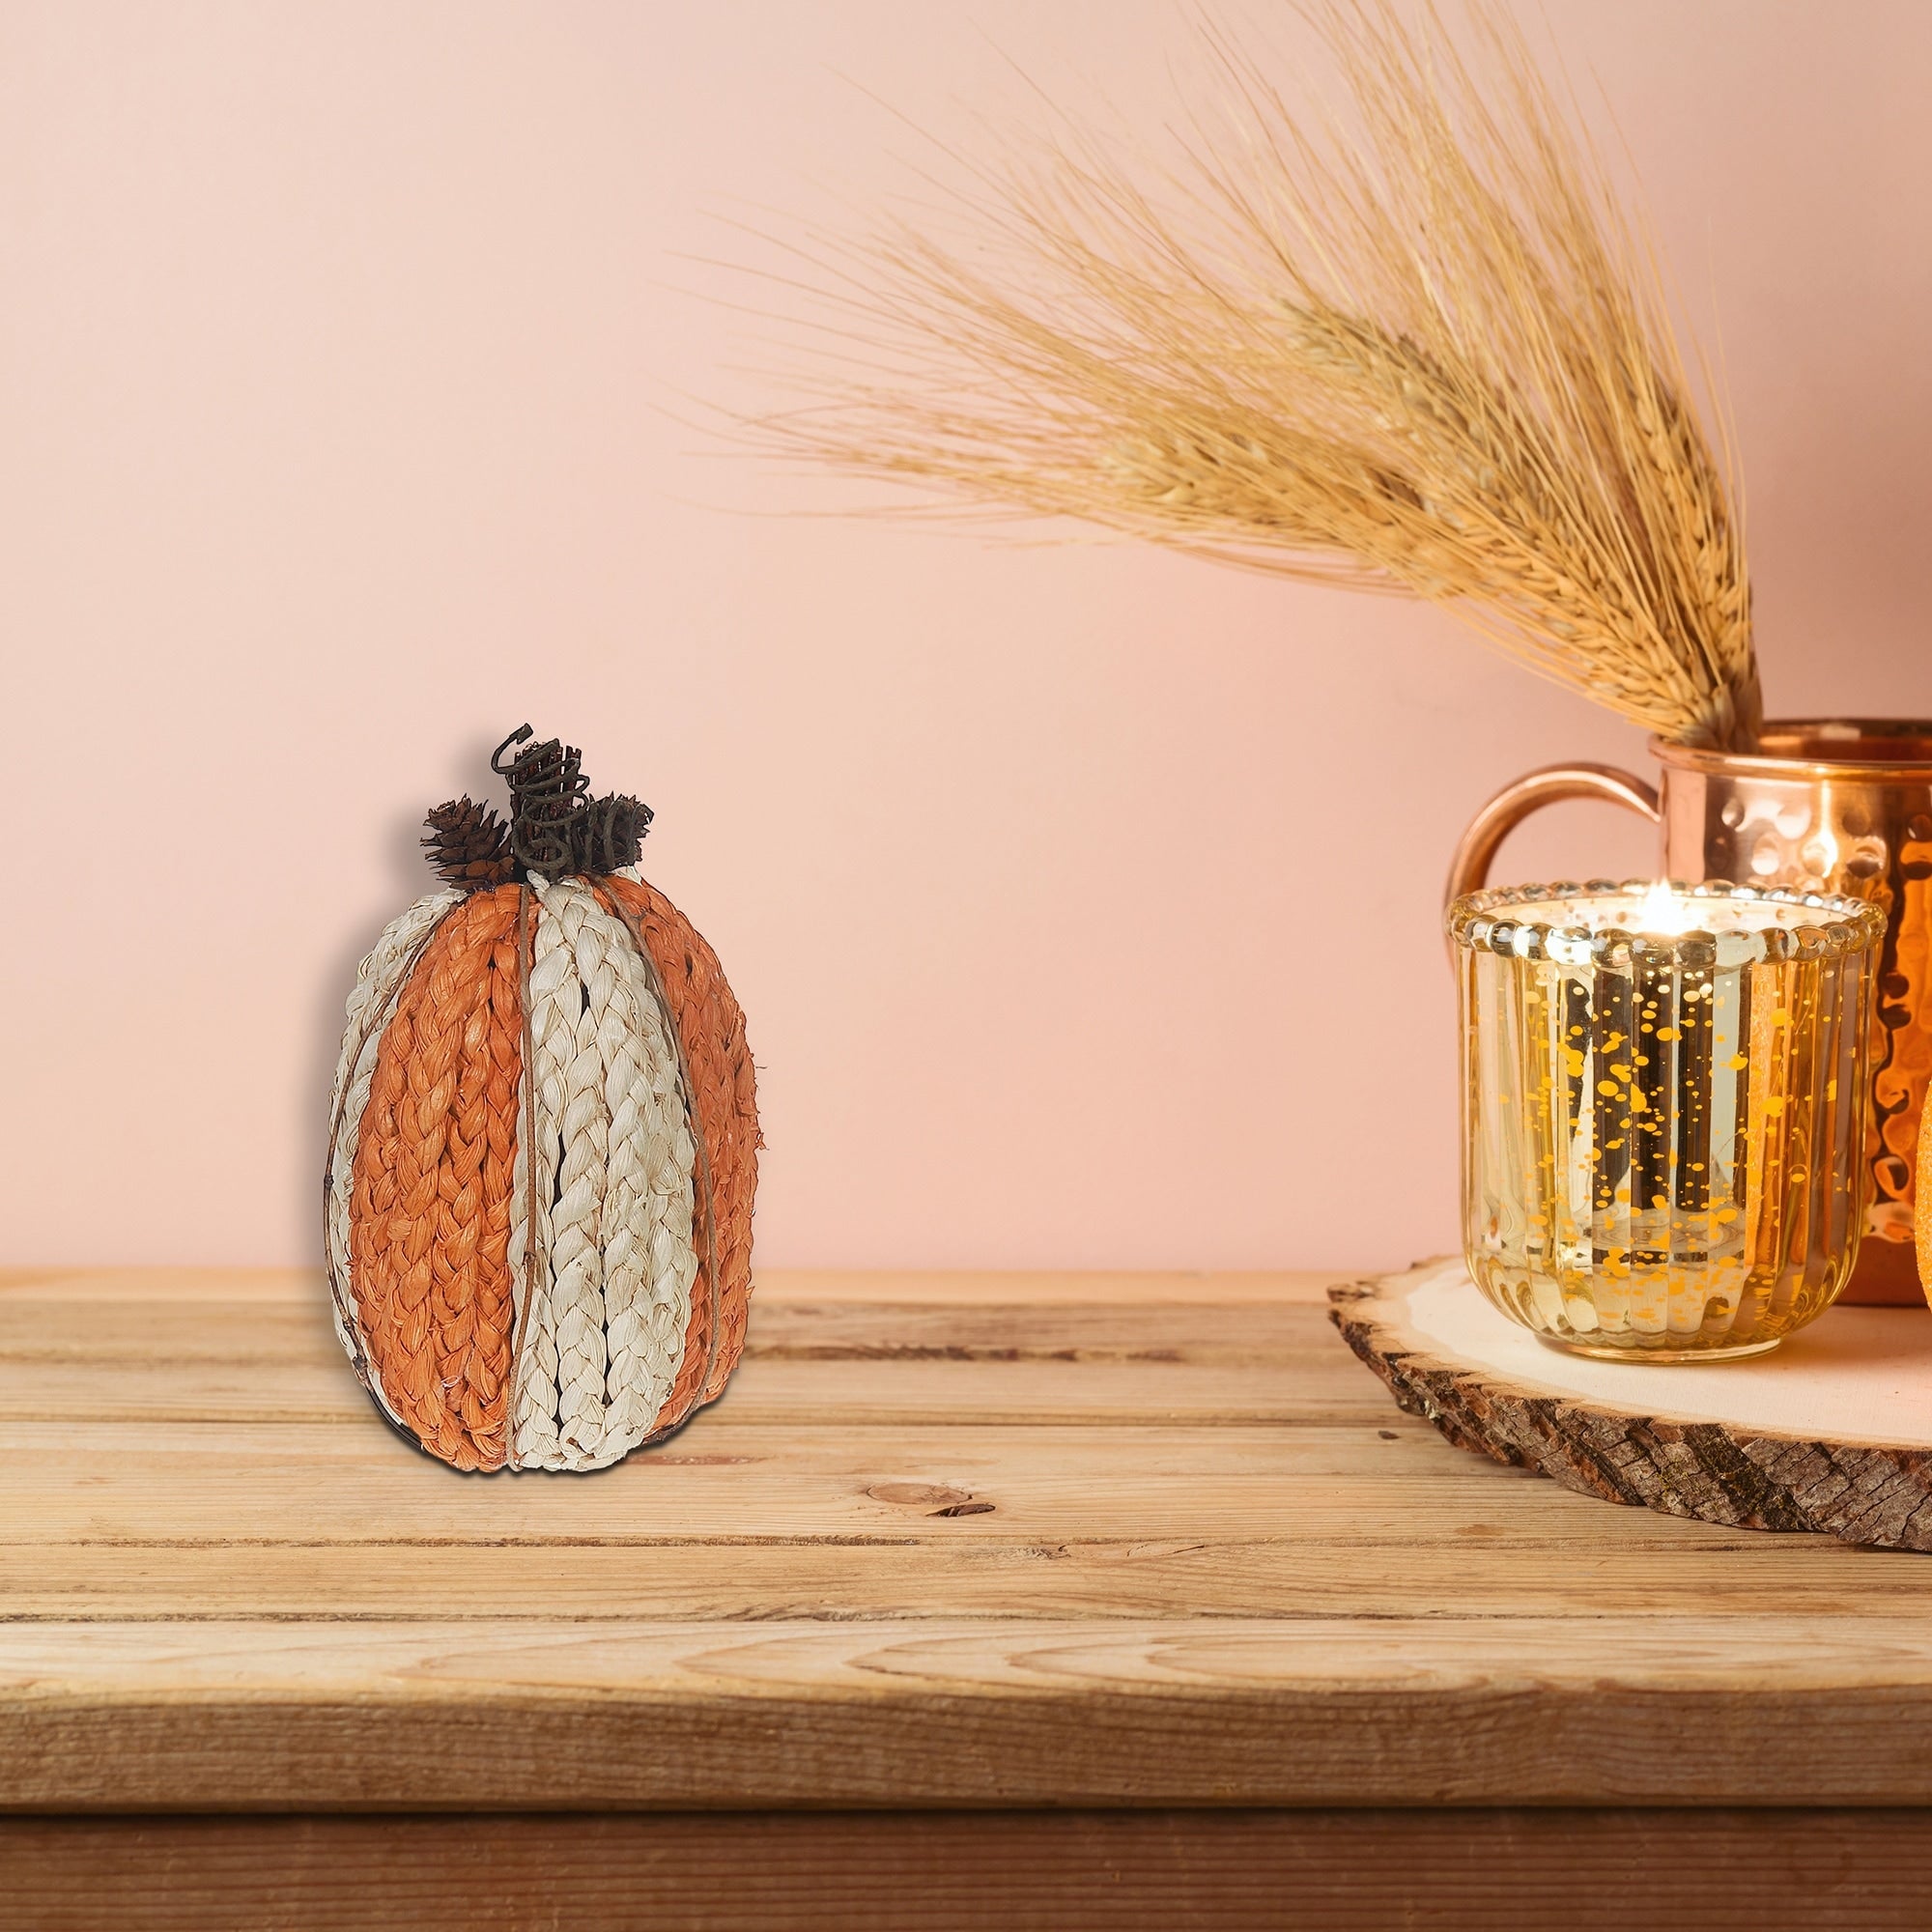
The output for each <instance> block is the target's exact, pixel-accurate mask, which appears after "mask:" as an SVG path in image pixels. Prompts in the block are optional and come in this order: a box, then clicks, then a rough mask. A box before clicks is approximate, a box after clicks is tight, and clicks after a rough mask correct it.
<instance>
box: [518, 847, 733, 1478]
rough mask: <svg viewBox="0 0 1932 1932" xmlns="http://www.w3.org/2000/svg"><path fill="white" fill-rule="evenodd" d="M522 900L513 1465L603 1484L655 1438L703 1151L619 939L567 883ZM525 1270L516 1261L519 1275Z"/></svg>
mask: <svg viewBox="0 0 1932 1932" xmlns="http://www.w3.org/2000/svg"><path fill="white" fill-rule="evenodd" d="M530 886H531V890H532V891H533V892H534V893H535V895H536V897H537V901H538V904H539V906H540V908H541V911H540V913H539V917H538V920H537V930H536V939H535V943H534V946H533V948H532V961H531V968H530V985H529V995H528V1006H529V1013H530V1034H531V1042H532V1055H533V1059H534V1068H533V1077H534V1082H535V1084H534V1089H533V1098H534V1107H533V1111H534V1113H535V1116H536V1126H535V1134H534V1139H533V1145H532V1148H531V1151H530V1158H532V1159H533V1160H534V1161H535V1162H536V1164H537V1187H536V1198H537V1210H538V1219H539V1223H540V1225H539V1227H538V1228H537V1229H536V1230H535V1231H533V1235H534V1238H536V1239H538V1240H539V1241H540V1242H541V1243H542V1250H541V1252H542V1254H543V1256H544V1262H543V1264H540V1265H539V1266H538V1267H536V1268H535V1269H534V1270H533V1272H534V1275H535V1284H534V1287H533V1290H532V1300H531V1305H530V1307H529V1308H528V1310H527V1311H526V1318H525V1339H524V1345H523V1348H522V1350H521V1351H520V1357H519V1362H518V1373H517V1391H518V1404H517V1424H516V1441H515V1450H514V1457H513V1460H514V1462H515V1463H516V1464H517V1465H518V1466H522V1467H532V1466H533V1467H540V1468H552V1469H585V1468H596V1467H600V1466H602V1465H603V1464H604V1463H610V1462H613V1461H615V1460H616V1459H617V1458H618V1457H619V1456H621V1455H623V1454H624V1453H625V1452H626V1451H627V1450H629V1449H631V1448H633V1447H635V1446H636V1444H637V1442H638V1441H639V1440H641V1438H642V1437H643V1435H645V1434H647V1433H648V1431H649V1427H650V1424H651V1422H652V1420H653V1419H654V1418H655V1416H656V1413H657V1409H658V1407H659V1406H661V1404H662V1403H663V1401H664V1398H665V1395H666V1394H667V1393H668V1390H669V1387H670V1384H671V1382H672V1380H673V1379H674V1378H675V1377H676V1374H677V1367H678V1363H679V1360H680V1359H681V1356H682V1350H683V1341H684V1329H685V1324H686V1322H687V1321H688V1320H689V1316H690V1306H691V1284H692V1280H693V1277H694V1276H695V1275H696V1270H697V1258H696V1251H695V1249H694V1247H693V1245H692V1238H691V1214H692V1169H693V1166H694V1164H695V1159H696V1151H695V1149H694V1148H693V1146H692V1142H691V1135H690V1129H689V1126H688V1124H687V1123H686V1108H685V1102H684V1095H683V1093H682V1090H681V1087H680V1085H679V1082H678V1078H677V1061H676V1054H675V1051H674V1049H673V1048H672V1046H671V1044H670V1041H669V1040H668V1037H667V1036H666V1034H665V1031H664V1021H663V1017H662V1015H661V1013H660V1012H659V1011H658V1009H657V1005H656V1002H655V1000H653V999H651V998H650V997H649V996H648V992H647V987H646V984H645V983H644V982H643V981H642V980H641V977H640V976H641V974H642V971H643V968H642V966H641V964H640V963H639V962H638V961H637V959H636V957H635V954H634V952H633V951H632V949H631V942H630V936H629V934H628V933H626V932H625V931H624V929H623V927H622V925H621V924H620V923H618V922H617V921H615V920H613V919H611V917H610V915H609V914H608V913H606V912H605V911H604V910H603V909H602V907H600V906H599V905H598V904H597V902H596V899H595V897H594V895H592V894H591V893H590V891H589V890H588V889H587V888H585V887H584V886H582V885H581V884H579V883H578V882H577V881H575V880H571V879H563V880H558V881H556V882H554V883H550V882H546V881H544V880H542V879H539V878H536V877H534V876H533V877H532V878H531V881H530ZM531 1237H532V1232H531V1231H526V1240H527V1239H528V1238H531ZM522 1259H523V1251H522V1249H521V1248H519V1249H517V1250H516V1251H515V1252H514V1253H513V1266H514V1265H518V1264H520V1263H521V1261H522ZM607 1324H608V1328H607Z"/></svg>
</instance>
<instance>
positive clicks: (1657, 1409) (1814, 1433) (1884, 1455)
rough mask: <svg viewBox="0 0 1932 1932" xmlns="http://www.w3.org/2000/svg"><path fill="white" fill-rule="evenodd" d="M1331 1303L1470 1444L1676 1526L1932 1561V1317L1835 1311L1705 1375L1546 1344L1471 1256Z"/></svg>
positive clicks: (1454, 1436) (1357, 1339)
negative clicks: (1836, 1544) (1703, 1525)
mask: <svg viewBox="0 0 1932 1932" xmlns="http://www.w3.org/2000/svg"><path fill="white" fill-rule="evenodd" d="M1328 1294H1329V1299H1330V1300H1331V1301H1332V1302H1333V1303H1334V1304H1335V1305H1334V1308H1333V1310H1332V1319H1333V1321H1334V1322H1335V1325H1336V1327H1338V1328H1339V1329H1340V1330H1341V1331H1342V1334H1343V1337H1344V1339H1345V1340H1346V1341H1347V1342H1348V1344H1349V1346H1350V1348H1351V1349H1352V1350H1354V1351H1355V1353H1356V1354H1357V1355H1359V1356H1360V1357H1361V1358H1362V1360H1363V1361H1364V1362H1366V1363H1367V1364H1368V1365H1369V1367H1370V1368H1372V1369H1373V1370H1374V1371H1375V1372H1376V1374H1377V1375H1378V1376H1379V1377H1380V1378H1382V1380H1383V1381H1384V1382H1386V1383H1387V1384H1388V1386H1389V1388H1390V1390H1391V1391H1392V1392H1393V1393H1394V1396H1395V1399H1396V1401H1397V1403H1398V1404H1399V1405H1400V1406H1402V1407H1403V1408H1405V1409H1406V1410H1407V1411H1408V1413H1409V1414H1411V1415H1421V1416H1426V1417H1427V1418H1428V1419H1429V1420H1430V1421H1431V1422H1433V1423H1434V1424H1435V1427H1436V1428H1437V1429H1438V1430H1439V1431H1441V1433H1442V1434H1443V1435H1446V1436H1447V1437H1448V1438H1449V1440H1450V1441H1451V1442H1453V1443H1455V1444H1456V1445H1457V1447H1459V1448H1462V1449H1475V1450H1480V1451H1481V1452H1482V1453H1483V1454H1484V1455H1486V1456H1491V1457H1493V1458H1494V1459H1495V1460H1496V1461H1497V1462H1499V1463H1511V1464H1513V1465H1515V1466H1516V1467H1519V1468H1531V1469H1540V1470H1541V1471H1542V1472H1543V1473H1544V1474H1545V1475H1546V1476H1553V1477H1555V1479H1556V1480H1557V1481H1558V1482H1559V1483H1561V1484H1563V1485H1564V1487H1565V1488H1567V1489H1572V1490H1579V1491H1581V1492H1583V1493H1584V1494H1585V1495H1592V1496H1602V1497H1604V1498H1605V1501H1608V1502H1617V1503H1630V1504H1638V1505H1641V1506H1642V1507H1644V1508H1646V1509H1653V1510H1661V1511H1662V1512H1663V1513H1664V1514H1665V1515H1668V1516H1689V1517H1695V1518H1697V1519H1698V1520H1700V1521H1703V1522H1720V1523H1727V1524H1730V1525H1732V1526H1734V1527H1738V1528H1746V1529H1804V1530H1817V1531H1822V1532H1824V1533H1825V1534H1828V1535H1831V1536H1835V1537H1838V1538H1840V1539H1842V1540H1843V1541H1844V1542H1846V1543H1857V1544H1869V1545H1875V1546H1879V1547H1883V1548H1898V1549H1932V1319H1928V1318H1927V1315H1926V1312H1925V1310H1924V1309H1923V1308H1919V1309H1916V1310H1915V1309H1904V1308H1844V1307H1837V1308H1833V1309H1831V1310H1829V1311H1828V1312H1827V1313H1826V1314H1825V1315H1823V1316H1822V1317H1820V1319H1819V1320H1818V1321H1816V1322H1814V1323H1813V1324H1812V1325H1811V1326H1810V1327H1808V1328H1805V1329H1803V1330H1801V1331H1800V1332H1799V1333H1798V1334H1796V1335H1794V1336H1792V1337H1791V1339H1790V1340H1789V1341H1787V1342H1786V1343H1784V1345H1783V1346H1782V1347H1781V1348H1779V1349H1776V1350H1774V1351H1773V1352H1772V1353H1770V1354H1768V1355H1758V1356H1753V1357H1749V1358H1747V1359H1746V1360H1744V1361H1738V1362H1721V1363H1719V1362H1714V1363H1712V1364H1710V1365H1709V1366H1708V1367H1699V1366H1665V1365H1662V1364H1650V1365H1646V1364H1643V1363H1640V1362H1634V1363H1623V1362H1601V1361H1595V1360H1592V1359H1590V1358H1589V1357H1587V1356H1580V1355H1570V1354H1566V1353H1564V1352H1563V1351H1561V1350H1556V1349H1551V1348H1548V1347H1547V1346H1546V1345H1545V1344H1543V1343H1541V1342H1539V1341H1538V1340H1537V1339H1536V1337H1535V1336H1533V1335H1532V1334H1531V1333H1530V1332H1529V1331H1528V1329H1526V1328H1520V1327H1519V1326H1518V1325H1517V1324H1516V1323H1515V1322H1514V1321H1510V1320H1509V1318H1508V1317H1507V1316H1505V1315H1503V1314H1502V1313H1501V1312H1500V1311H1498V1310H1497V1309H1495V1308H1492V1306H1491V1305H1490V1303H1489V1302H1487V1301H1486V1300H1484V1298H1483V1296H1482V1294H1481V1293H1480V1292H1479V1291H1478V1290H1477V1288H1476V1285H1475V1283H1474V1282H1473V1281H1471V1280H1470V1278H1469V1272H1468V1269H1467V1268H1466V1267H1465V1266H1464V1265H1463V1262H1462V1260H1461V1259H1460V1258H1458V1259H1455V1260H1436V1261H1431V1262H1423V1263H1421V1264H1418V1265H1417V1266H1415V1267H1413V1268H1411V1269H1409V1270H1408V1272H1407V1273H1406V1274H1398V1275H1387V1276H1384V1277H1383V1278H1381V1279H1380V1280H1378V1281H1363V1282H1351V1283H1348V1284H1346V1285H1344V1286H1342V1287H1339V1288H1331V1289H1330V1290H1329V1291H1328Z"/></svg>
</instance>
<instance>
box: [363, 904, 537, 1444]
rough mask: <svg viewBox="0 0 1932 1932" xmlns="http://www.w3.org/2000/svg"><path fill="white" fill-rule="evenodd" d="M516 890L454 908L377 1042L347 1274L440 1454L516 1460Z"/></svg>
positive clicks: (405, 1410) (401, 1398)
mask: <svg viewBox="0 0 1932 1932" xmlns="http://www.w3.org/2000/svg"><path fill="white" fill-rule="evenodd" d="M517 906H518V893H517V889H516V888H515V887H502V888H499V889H497V891H495V892H491V893H479V894H477V895H475V896H473V897H471V898H469V899H466V900H465V901H464V902H463V903H462V904H461V905H460V906H458V907H456V908H455V909H454V910H453V911H452V912H451V913H450V914H449V915H448V917H447V918H446V919H444V920H443V922H442V923H441V924H440V926H439V927H438V928H437V931H436V934H435V936H434V938H432V939H431V941H430V943H429V945H428V946H427V947H426V948H425V949H424V952H423V955H422V957H421V959H420V960H418V961H417V963H416V967H415V970H414V971H413V972H412V974H411V976H410V979H409V982H408V983H407V984H406V985H405V986H404V988H403V990H402V992H401V994H400V996H399V997H398V999H397V1002H396V1010H395V1014H394V1016H393V1018H391V1020H390V1022H389V1025H388V1028H387V1030H386V1031H385V1032H384V1035H383V1039H382V1044H381V1045H380V1047H379V1048H378V1049H377V1056H376V1070H375V1074H374V1077H373V1078H372V1080H371V1081H370V1086H369V1103H368V1106H367V1107H366V1109H365V1110H364V1112H363V1116H362V1121H361V1124H360V1130H359V1132H358V1134H357V1137H356V1145H355V1168H354V1176H355V1185H354V1190H353V1192H352V1195H351V1198H350V1273H351V1286H352V1290H353V1293H354V1294H355V1302H356V1309H357V1317H358V1322H359V1325H360V1327H361V1329H362V1333H363V1336H364V1338H365V1341H366V1344H367V1347H368V1350H369V1362H370V1368H371V1370H372V1372H373V1373H374V1374H375V1376H376V1377H377V1378H378V1379H379V1380H380V1382H381V1384H382V1387H383V1391H384V1394H385V1395H386V1396H387V1398H388V1401H389V1404H390V1406H391V1407H392V1408H393V1409H394V1410H395V1412H396V1414H397V1415H398V1416H399V1417H400V1418H401V1419H402V1420H403V1422H404V1423H405V1424H407V1425H408V1426H409V1428H411V1429H412V1431H413V1432H414V1433H415V1435H416V1436H417V1438H418V1439H419V1440H420V1441H421V1443H422V1445H423V1447H424V1448H426V1449H427V1450H429V1451H430V1453H431V1454H432V1455H435V1456H440V1458H441V1459H442V1460H443V1461H444V1462H447V1463H454V1464H455V1465H456V1466H457V1467H458V1468H460V1469H494V1468H500V1467H501V1466H502V1464H503V1462H504V1460H505V1457H506V1455H507V1433H506V1432H507V1417H508V1401H509V1376H510V1365H511V1329H512V1325H513V1313H512V1309H513V1303H512V1296H511V1287H510V1270H509V1265H508V1262H507V1259H506V1249H507V1246H508V1242H509V1232H510V1197H511V1177H512V1173H513V1170H514V1166H515V1160H516V1124H517V1090H518V1085H519V1082H520V1080H521V1078H522V1073H523V1011H522V1000H521V995H520V990H519V985H518V958H517V934H516V918H517Z"/></svg>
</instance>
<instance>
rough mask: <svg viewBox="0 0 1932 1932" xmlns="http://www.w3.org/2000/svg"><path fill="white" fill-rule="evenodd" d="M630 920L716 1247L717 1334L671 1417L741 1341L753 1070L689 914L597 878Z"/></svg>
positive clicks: (676, 1398)
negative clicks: (700, 1162)
mask: <svg viewBox="0 0 1932 1932" xmlns="http://www.w3.org/2000/svg"><path fill="white" fill-rule="evenodd" d="M599 883H600V884H601V885H603V886H604V887H606V888H607V889H608V890H609V891H610V893H611V895H612V896H613V897H614V898H615V899H616V900H617V902H618V903H619V904H620V905H622V906H623V907H624V909H625V910H626V911H627V912H629V914H630V915H631V917H632V918H633V919H634V920H635V921H636V922H637V923H638V929H639V931H640V932H641V933H642V934H643V939H644V944H645V946H646V947H647V948H648V949H649V951H650V955H651V961H652V964H654V965H655V966H656V967H657V969H658V976H659V978H660V979H662V980H663V981H664V984H665V992H666V995H667V997H668V999H669V1001H670V1009H671V1015H672V1017H673V1019H674V1020H675V1021H676V1023H677V1033H678V1039H679V1041H680V1042H681V1043H682V1045H683V1047H684V1057H685V1061H686V1064H687V1065H688V1066H689V1068H690V1071H691V1085H692V1088H693V1090H694V1091H693V1095H692V1097H693V1100H694V1102H695V1105H696V1116H697V1124H698V1127H699V1130H700V1131H701V1132H702V1134H703V1136H704V1146H705V1152H706V1155H707V1157H708V1159H709V1161H710V1165H711V1211H712V1219H713V1223H714V1226H715V1228H716V1241H717V1252H718V1308H719V1333H718V1338H717V1347H716V1349H715V1350H713V1351H712V1355H711V1369H710V1375H709V1376H708V1378H705V1379H704V1381H703V1385H702V1386H701V1387H699V1386H698V1384H697V1378H699V1377H701V1376H703V1375H704V1359H705V1350H704V1349H703V1348H701V1347H688V1348H687V1349H686V1351H685V1366H684V1368H683V1369H682V1370H680V1372H679V1375H678V1378H677V1385H676V1386H675V1387H674V1388H673V1389H672V1391H671V1396H670V1400H669V1401H668V1402H667V1403H666V1405H665V1408H664V1411H663V1416H664V1420H665V1422H666V1423H669V1422H673V1421H677V1420H679V1419H681V1418H682V1417H683V1415H684V1414H685V1412H686V1410H687V1409H688V1408H689V1407H690V1406H692V1405H693V1404H694V1403H695V1402H710V1401H711V1400H712V1399H713V1398H714V1397H716V1396H717V1395H719V1394H721V1393H722V1392H723V1390H724V1387H725V1378H727V1377H728V1376H729V1375H730V1373H731V1371H732V1369H733V1368H735V1367H736V1366H737V1361H738V1357H739V1355H740V1353H742V1352H743V1350H744V1347H745V1323H746V1321H747V1320H748V1318H749V1316H750V1313H751V1297H752V1206H753V1196H754V1195H755V1194H756V1192H757V1187H758V1150H759V1148H761V1147H762V1146H763V1145H764V1140H763V1138H762V1136H761V1135H760V1134H759V1132H758V1098H757V1077H756V1074H755V1073H754V1072H753V1066H752V1051H751V1048H750V1046H749V1045H748V1044H747V1043H746V1039H745V1015H744V1013H743V1012H742V1011H741V1010H740V1009H739V1006H738V1002H737V999H736V998H735V997H734V995H733V994H732V991H731V988H730V986H729V985H728V984H726V982H725V973H724V969H723V968H722V967H721V966H720V965H719V963H718V955H717V954H716V953H715V952H712V950H711V948H710V947H709V946H708V945H707V944H706V943H705V940H704V939H703V937H702V935H701V934H699V932H698V931H697V930H696V927H695V926H693V924H692V923H691V922H690V921H689V920H688V919H686V918H685V916H684V915H683V914H682V913H681V912H679V911H678V909H677V908H676V907H675V906H674V905H672V904H671V902H670V901H669V900H668V898H666V897H665V895H663V894H662V893H660V892H659V891H657V889H656V888H655V887H653V886H649V885H645V884H643V883H641V882H640V881H635V880H631V879H624V878H609V879H604V880H601V881H599ZM709 1302H710V1293H709V1285H708V1283H705V1282H702V1281H700V1282H699V1283H698V1284H697V1285H696V1287H694V1289H693V1291H692V1313H693V1317H694V1320H695V1319H696V1313H697V1309H698V1307H699V1305H700V1303H702V1304H704V1305H705V1306H706V1307H707V1310H708V1305H709Z"/></svg>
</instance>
